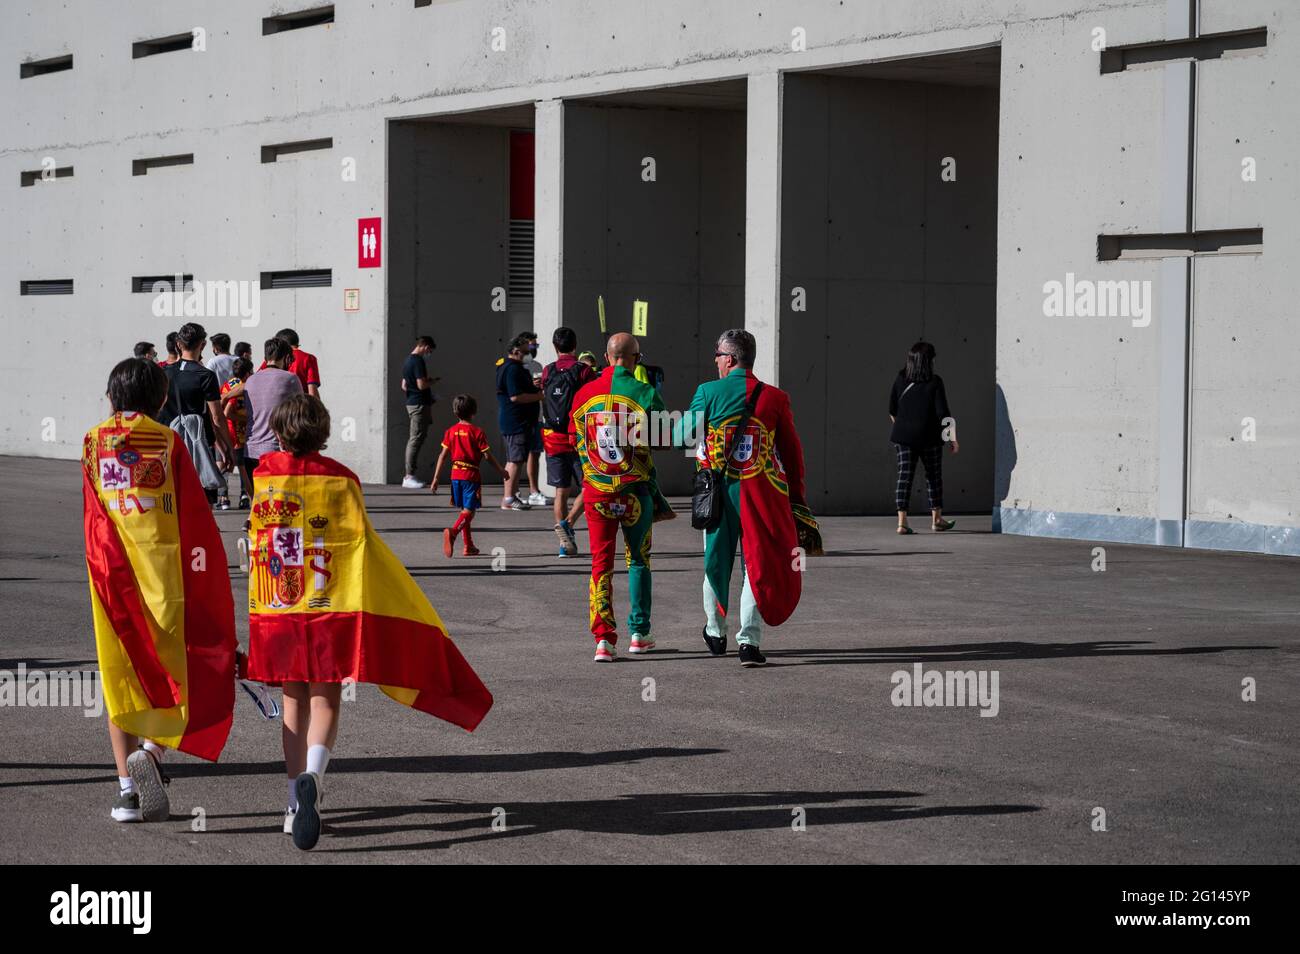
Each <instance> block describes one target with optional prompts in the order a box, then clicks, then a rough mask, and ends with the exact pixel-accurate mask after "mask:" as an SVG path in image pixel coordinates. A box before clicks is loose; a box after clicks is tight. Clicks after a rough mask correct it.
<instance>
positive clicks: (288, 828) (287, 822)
mask: <svg viewBox="0 0 1300 954" xmlns="http://www.w3.org/2000/svg"><path fill="white" fill-rule="evenodd" d="M296 814H298V812H297V810H296V809H293V808H286V809H285V810H284V833H285V834H286V835H292V834H293V816H294V815H296Z"/></svg>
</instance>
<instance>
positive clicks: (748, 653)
mask: <svg viewBox="0 0 1300 954" xmlns="http://www.w3.org/2000/svg"><path fill="white" fill-rule="evenodd" d="M740 664H741V665H742V666H744V667H745V668H746V669H753V668H754V667H755V666H766V665H767V657H766V656H764V655H763V654H762V653H760V652H759V651H758V647H757V646H751V645H749V643H741V644H740Z"/></svg>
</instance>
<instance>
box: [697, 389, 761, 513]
mask: <svg viewBox="0 0 1300 954" xmlns="http://www.w3.org/2000/svg"><path fill="white" fill-rule="evenodd" d="M762 391H763V382H762V381H755V382H754V391H753V393H751V394H750V396H749V400H748V401H746V402H745V416H744V417H742V418H741V419H740V423H739V424H737V425H736V429H735V430H734V431H732V432H731V440H730V441H728V442H727V452H726V454H725V455H724V456H723V466H722V469H721V470H715V469H714V468H713V464H712V462H709V463H708V465H707V466H705V467H701V468H700V469H699V470H697V471H696V472H695V487H694V491H693V493H692V494H691V526H692V527H694V528H695V529H696V530H713V529H714V528H716V527H717V526H718V524H719V523H721V522H722V507H723V500H722V495H723V494H725V493H726V492H727V482H726V480H725V479H724V478H725V477H726V474H727V469H728V468H729V467H730V466H731V458H732V457H733V456H734V455H735V453H736V445H737V443H738V438H739V437H740V436H741V435H742V434H744V433H745V428H747V427H749V419H750V418H751V417H753V416H754V408H756V407H757V406H758V396H759V394H761V393H762Z"/></svg>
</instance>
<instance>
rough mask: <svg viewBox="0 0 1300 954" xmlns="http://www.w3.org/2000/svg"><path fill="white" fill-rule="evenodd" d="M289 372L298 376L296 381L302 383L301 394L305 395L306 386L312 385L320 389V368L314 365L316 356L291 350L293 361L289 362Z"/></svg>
mask: <svg viewBox="0 0 1300 954" xmlns="http://www.w3.org/2000/svg"><path fill="white" fill-rule="evenodd" d="M289 370H290V371H292V372H293V373H294V374H296V375H298V380H299V381H301V382H302V393H303V394H306V393H307V385H309V384H314V385H316V387H320V366H319V365H317V364H316V356H315V355H314V354H308V353H307V352H306V351H303V350H302V349H301V348H294V349H293V360H292V361H290V362H289Z"/></svg>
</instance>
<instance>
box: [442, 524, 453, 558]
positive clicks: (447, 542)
mask: <svg viewBox="0 0 1300 954" xmlns="http://www.w3.org/2000/svg"><path fill="white" fill-rule="evenodd" d="M455 540H456V535H455V534H454V533H452V532H451V527H448V528H447V529H446V530H444V531H442V555H443V556H445V557H449V556H451V545H452V543H454V542H455Z"/></svg>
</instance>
